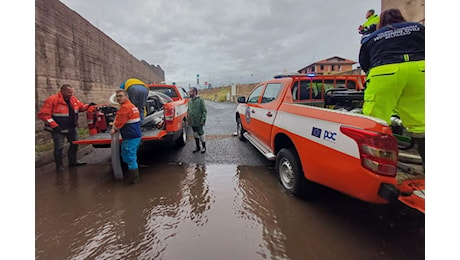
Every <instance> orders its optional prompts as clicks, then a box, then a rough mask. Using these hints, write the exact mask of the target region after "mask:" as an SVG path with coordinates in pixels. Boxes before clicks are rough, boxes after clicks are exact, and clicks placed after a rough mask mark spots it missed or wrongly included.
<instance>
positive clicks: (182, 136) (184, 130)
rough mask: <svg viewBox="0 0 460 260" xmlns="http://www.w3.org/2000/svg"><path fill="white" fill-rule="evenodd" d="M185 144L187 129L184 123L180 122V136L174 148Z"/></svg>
mask: <svg viewBox="0 0 460 260" xmlns="http://www.w3.org/2000/svg"><path fill="white" fill-rule="evenodd" d="M186 143H187V128H186V124H185V121H182V129H181V130H180V136H179V138H178V139H177V140H176V147H183V146H184V145H185V144H186Z"/></svg>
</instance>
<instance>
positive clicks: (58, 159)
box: [54, 154, 64, 172]
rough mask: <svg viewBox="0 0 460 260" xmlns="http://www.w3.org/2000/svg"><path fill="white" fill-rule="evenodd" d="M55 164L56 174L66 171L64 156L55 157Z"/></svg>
mask: <svg viewBox="0 0 460 260" xmlns="http://www.w3.org/2000/svg"><path fill="white" fill-rule="evenodd" d="M54 162H55V163H56V172H63V171H64V164H63V163H62V156H59V155H57V154H55V155H54Z"/></svg>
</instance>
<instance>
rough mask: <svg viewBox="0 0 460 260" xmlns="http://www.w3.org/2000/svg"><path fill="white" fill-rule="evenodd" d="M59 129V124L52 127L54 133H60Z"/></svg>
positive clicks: (60, 129)
mask: <svg viewBox="0 0 460 260" xmlns="http://www.w3.org/2000/svg"><path fill="white" fill-rule="evenodd" d="M61 131H62V127H60V126H56V127H55V128H53V132H54V133H57V134H60V133H61Z"/></svg>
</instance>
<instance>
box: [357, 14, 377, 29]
mask: <svg viewBox="0 0 460 260" xmlns="http://www.w3.org/2000/svg"><path fill="white" fill-rule="evenodd" d="M379 22H380V18H379V16H378V15H376V14H373V15H371V16H369V18H367V20H366V21H365V22H364V23H363V27H364V28H363V29H362V30H361V31H360V32H359V33H361V34H370V33H373V32H375V30H376V29H377V25H378V24H379Z"/></svg>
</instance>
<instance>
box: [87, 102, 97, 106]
mask: <svg viewBox="0 0 460 260" xmlns="http://www.w3.org/2000/svg"><path fill="white" fill-rule="evenodd" d="M95 105H96V103H94V102H91V103H89V104H88V106H89V107H90V106H95Z"/></svg>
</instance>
